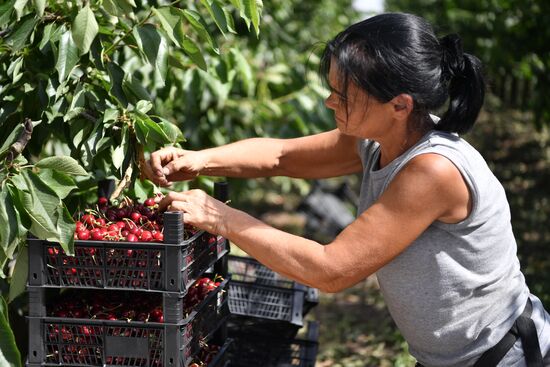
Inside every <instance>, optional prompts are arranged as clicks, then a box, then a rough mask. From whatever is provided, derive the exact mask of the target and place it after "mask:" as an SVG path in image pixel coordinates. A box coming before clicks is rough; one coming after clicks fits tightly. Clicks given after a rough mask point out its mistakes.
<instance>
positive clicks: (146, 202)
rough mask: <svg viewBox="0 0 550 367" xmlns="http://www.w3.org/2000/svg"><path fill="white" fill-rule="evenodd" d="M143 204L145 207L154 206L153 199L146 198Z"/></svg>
mask: <svg viewBox="0 0 550 367" xmlns="http://www.w3.org/2000/svg"><path fill="white" fill-rule="evenodd" d="M143 204H145V206H155V198H148V199H147V200H145V201H144V202H143Z"/></svg>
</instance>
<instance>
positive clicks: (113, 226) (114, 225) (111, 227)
mask: <svg viewBox="0 0 550 367" xmlns="http://www.w3.org/2000/svg"><path fill="white" fill-rule="evenodd" d="M119 230H120V227H119V226H117V225H116V224H111V225H110V226H109V227H107V231H109V232H116V233H118V231H119Z"/></svg>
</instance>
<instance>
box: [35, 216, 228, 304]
mask: <svg viewBox="0 0 550 367" xmlns="http://www.w3.org/2000/svg"><path fill="white" fill-rule="evenodd" d="M184 234H185V228H184V223H183V216H182V213H180V212H166V213H164V243H155V242H113V241H82V240H76V241H75V256H68V255H66V254H65V253H64V252H63V251H62V249H61V246H60V245H59V244H58V243H53V242H48V241H44V240H39V239H36V238H28V244H29V284H30V285H32V286H46V287H74V288H101V289H132V290H144V291H159V292H176V293H185V292H186V291H187V288H188V287H190V286H191V285H192V284H193V283H194V282H195V281H196V280H197V279H198V278H199V277H200V276H201V275H202V274H203V273H204V272H205V271H206V270H207V269H208V268H210V267H211V266H212V265H213V264H214V263H215V262H216V261H217V260H218V259H219V258H221V257H223V256H224V255H225V254H226V253H227V250H228V249H227V247H226V246H223V245H221V243H220V242H221V240H220V239H218V238H217V237H216V236H213V235H211V234H209V233H207V232H204V231H198V232H197V233H195V234H193V235H192V236H191V237H190V238H187V239H185V238H184Z"/></svg>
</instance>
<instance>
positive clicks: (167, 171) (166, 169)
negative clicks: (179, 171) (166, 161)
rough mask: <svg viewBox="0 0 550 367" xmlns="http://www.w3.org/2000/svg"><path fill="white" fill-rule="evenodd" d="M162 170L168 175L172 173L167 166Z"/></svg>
mask: <svg viewBox="0 0 550 367" xmlns="http://www.w3.org/2000/svg"><path fill="white" fill-rule="evenodd" d="M162 172H164V175H165V176H168V175H169V174H170V170H169V169H168V168H166V167H165V168H163V169H162Z"/></svg>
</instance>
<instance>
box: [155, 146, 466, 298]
mask: <svg viewBox="0 0 550 367" xmlns="http://www.w3.org/2000/svg"><path fill="white" fill-rule="evenodd" d="M178 195H180V196H178ZM193 196H196V197H193ZM176 198H177V199H176ZM469 200H470V195H469V192H468V188H467V185H466V183H465V182H464V180H463V178H462V176H461V175H460V172H459V171H458V169H456V167H455V166H454V165H453V164H452V163H451V162H450V161H448V160H447V159H446V158H444V157H442V156H440V155H437V154H425V155H421V156H418V157H416V158H414V159H413V160H412V161H411V162H409V164H408V165H407V166H406V167H405V168H404V169H403V170H402V171H401V172H400V173H399V174H398V175H397V176H396V178H395V179H394V180H393V181H392V183H391V184H390V186H389V187H388V189H387V190H386V191H385V193H384V194H383V195H382V196H381V197H380V199H379V200H378V201H377V202H376V203H375V204H374V205H373V206H371V207H370V208H369V209H368V210H366V211H365V212H364V213H363V214H362V215H361V216H360V217H359V218H358V219H357V220H356V221H355V222H353V223H352V224H351V225H349V226H348V227H347V228H346V229H345V230H344V231H343V232H342V233H341V234H340V235H339V236H338V237H337V238H336V239H335V240H334V241H333V242H332V243H330V244H328V245H326V246H323V245H321V244H319V243H317V242H315V241H311V240H308V239H304V238H301V237H298V236H294V235H291V234H288V233H285V232H283V231H280V230H277V229H275V228H272V227H270V226H268V225H266V224H264V223H262V222H261V221H259V220H257V219H254V218H252V217H251V216H249V215H247V214H245V213H243V212H241V211H239V210H236V209H233V208H229V207H227V206H225V205H223V204H221V203H219V202H216V201H214V200H208V199H207V195H206V194H204V193H202V194H199V193H198V192H194V193H182V194H170V195H169V197H167V198H166V199H165V200H164V201H163V202H161V207H166V206H170V208H171V209H173V210H183V211H185V212H186V214H185V215H186V218H187V220H190V222H191V223H192V224H193V223H194V224H195V225H198V226H199V227H202V228H204V229H206V230H208V231H212V232H213V233H218V234H221V235H222V236H224V237H226V238H228V239H229V240H230V241H232V242H234V243H235V244H237V245H238V246H239V247H240V248H242V249H243V250H244V251H246V252H247V253H248V254H250V255H251V256H253V257H255V258H256V259H257V260H259V261H260V262H261V263H263V264H264V265H266V266H268V267H269V268H271V269H273V270H274V271H276V272H279V273H281V274H283V275H285V276H287V277H289V278H291V279H294V280H297V281H299V282H301V283H304V284H306V285H310V286H313V287H316V288H319V289H321V290H323V291H326V292H337V291H339V290H341V289H344V288H347V287H350V286H352V285H354V284H355V283H357V282H359V281H360V280H362V279H364V278H365V277H367V276H369V275H370V274H373V273H374V272H376V271H377V270H378V269H380V268H381V267H383V266H384V265H385V264H387V263H388V262H390V261H391V260H392V259H393V258H395V257H396V256H397V255H399V254H400V253H401V252H402V251H403V250H405V249H406V248H407V246H409V245H410V244H411V243H412V241H414V240H415V239H416V238H417V237H418V236H420V234H422V232H424V231H425V230H426V228H428V226H429V225H430V224H431V223H433V222H434V221H435V220H444V221H448V222H458V221H460V220H462V219H464V218H465V217H466V216H467V215H468V213H469V207H470V203H469ZM201 203H202V204H201Z"/></svg>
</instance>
